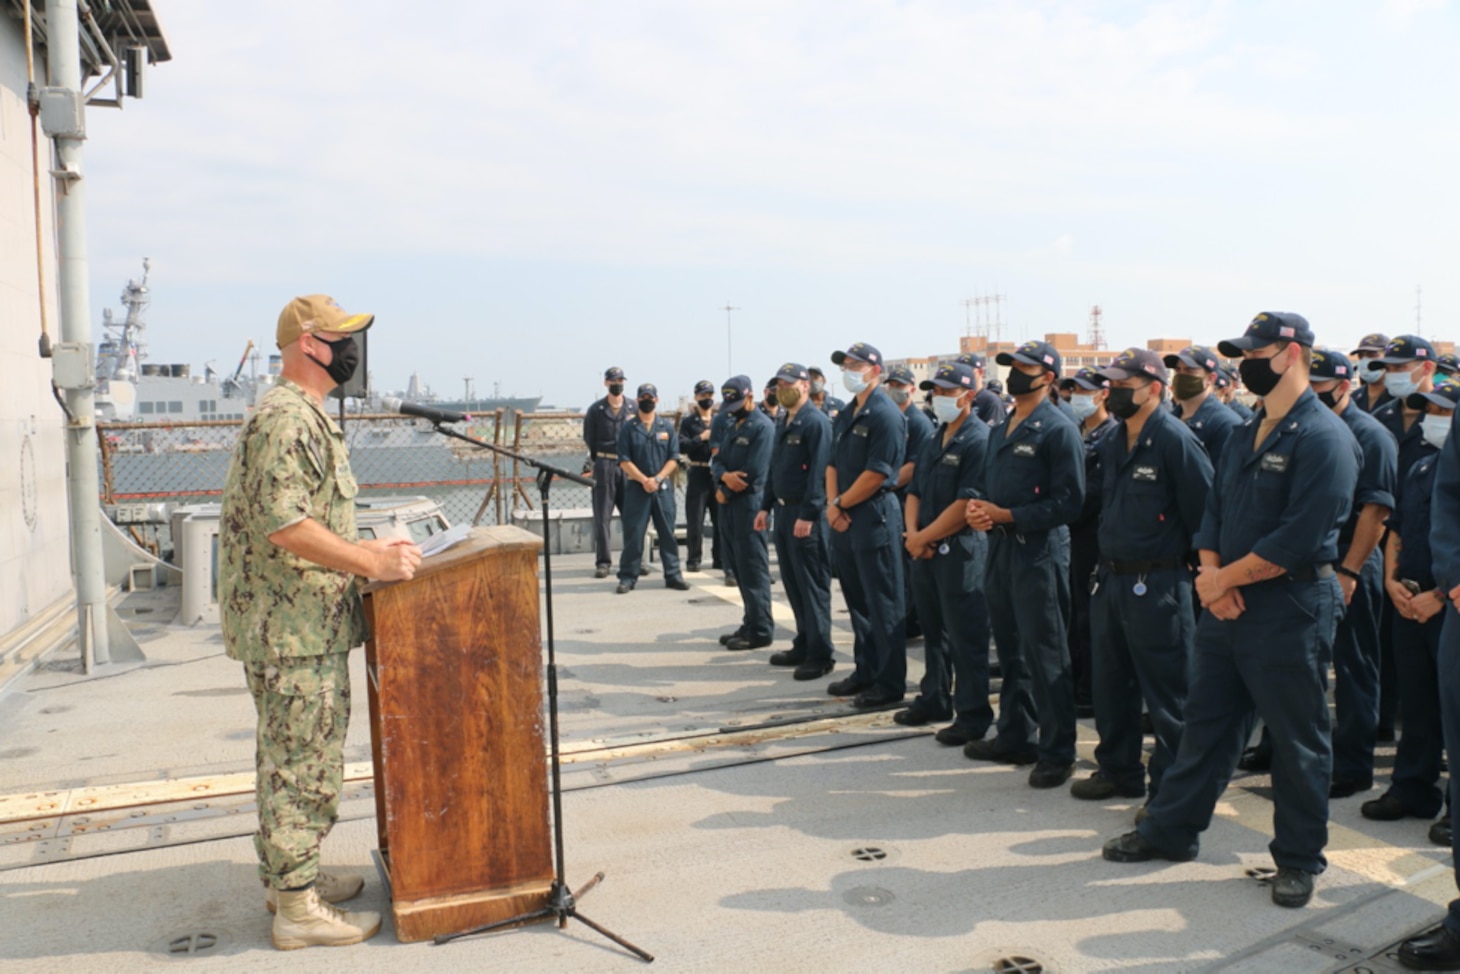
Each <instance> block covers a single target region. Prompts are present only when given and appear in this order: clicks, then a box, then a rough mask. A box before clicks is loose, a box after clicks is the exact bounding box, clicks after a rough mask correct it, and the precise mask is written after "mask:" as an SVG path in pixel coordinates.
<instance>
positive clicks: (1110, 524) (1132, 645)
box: [1087, 409, 1212, 796]
mask: <svg viewBox="0 0 1460 974" xmlns="http://www.w3.org/2000/svg"><path fill="white" fill-rule="evenodd" d="M1128 443H1129V436H1128V434H1127V431H1126V426H1125V424H1124V423H1121V424H1120V425H1118V426H1117V427H1116V428H1115V430H1114V431H1112V432H1111V433H1109V434H1108V435H1106V436H1105V438H1104V439H1102V440H1101V441H1100V445H1099V453H1100V467H1099V470H1100V474H1101V482H1100V483H1099V484H1095V485H1089V486H1088V487H1087V489H1088V490H1098V491H1100V493H1101V496H1102V499H1103V504H1102V514H1101V518H1100V535H1099V540H1100V559H1101V562H1100V568H1099V571H1098V573H1097V574H1096V577H1095V580H1096V586H1095V593H1094V595H1093V596H1092V598H1091V600H1090V603H1091V604H1090V609H1091V617H1092V618H1091V621H1092V631H1093V636H1094V640H1093V644H1092V649H1093V660H1092V662H1093V664H1094V674H1093V675H1094V691H1095V694H1094V698H1095V727H1096V729H1097V730H1098V731H1099V732H1100V743H1099V744H1098V745H1097V746H1096V748H1095V761H1096V763H1097V764H1098V765H1099V766H1100V772H1101V773H1102V774H1103V775H1105V776H1106V777H1107V778H1109V779H1110V780H1111V781H1113V782H1114V783H1115V784H1116V786H1117V788H1119V790H1120V791H1121V792H1122V793H1124V794H1130V795H1135V794H1139V793H1141V792H1142V791H1146V775H1147V773H1149V775H1150V788H1149V794H1150V795H1151V796H1155V794H1156V793H1157V792H1158V791H1159V790H1160V786H1161V778H1162V776H1163V775H1164V774H1165V772H1166V769H1167V768H1169V767H1170V766H1171V764H1172V762H1173V761H1174V760H1175V759H1176V753H1177V751H1178V750H1179V748H1180V745H1181V733H1182V726H1183V720H1184V713H1185V709H1186V689H1187V678H1188V676H1189V672H1190V668H1191V657H1192V648H1193V644H1194V640H1195V636H1196V621H1195V617H1194V614H1193V612H1192V608H1191V604H1192V600H1193V598H1194V597H1195V596H1194V594H1193V592H1192V586H1191V570H1190V568H1189V567H1188V565H1189V562H1190V557H1191V552H1192V551H1193V544H1192V541H1193V539H1194V538H1195V537H1196V534H1197V532H1198V531H1199V530H1200V529H1201V521H1202V517H1203V515H1204V513H1205V510H1206V501H1207V492H1208V491H1209V490H1210V489H1211V486H1212V464H1211V461H1210V460H1209V459H1207V452H1206V449H1205V448H1204V447H1203V446H1202V445H1201V441H1200V440H1198V439H1197V438H1196V434H1195V433H1193V432H1192V431H1191V429H1189V428H1188V427H1187V426H1186V424H1184V423H1182V422H1181V420H1179V419H1177V418H1176V417H1175V416H1173V415H1172V414H1171V413H1169V412H1167V411H1166V410H1164V409H1157V410H1155V411H1154V412H1152V413H1151V415H1150V416H1149V417H1148V418H1147V419H1146V422H1145V425H1143V426H1142V427H1141V431H1140V436H1139V437H1138V438H1137V440H1136V442H1135V445H1134V447H1128V445H1127V444H1128ZM1142 700H1144V701H1145V704H1146V708H1147V709H1148V710H1149V711H1150V714H1151V725H1152V727H1153V729H1154V730H1155V734H1156V749H1155V751H1154V752H1153V753H1152V755H1151V761H1150V767H1149V769H1143V768H1142V767H1141V702H1142Z"/></svg>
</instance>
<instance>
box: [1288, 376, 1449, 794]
mask: <svg viewBox="0 0 1460 974" xmlns="http://www.w3.org/2000/svg"><path fill="white" fill-rule="evenodd" d="M1308 378H1309V381H1310V383H1311V384H1312V386H1313V391H1314V392H1315V393H1316V394H1317V395H1318V398H1319V399H1320V400H1322V401H1323V403H1324V405H1326V406H1328V407H1329V408H1331V409H1332V410H1333V411H1334V413H1336V414H1337V415H1338V417H1339V418H1340V419H1342V420H1343V421H1344V424H1345V425H1347V426H1348V429H1349V432H1350V433H1352V434H1353V435H1354V439H1356V440H1358V442H1359V449H1360V450H1362V451H1363V454H1364V464H1363V467H1362V468H1361V469H1360V470H1359V484H1358V489H1357V491H1356V492H1355V494H1354V503H1353V510H1352V511H1351V512H1350V513H1349V519H1348V521H1347V522H1346V523H1345V524H1344V526H1343V529H1342V530H1341V531H1339V534H1338V551H1339V563H1338V565H1337V566H1335V567H1336V569H1337V571H1338V573H1339V578H1338V584H1339V586H1340V587H1341V588H1342V589H1343V593H1344V600H1345V602H1346V603H1347V606H1348V608H1347V611H1346V612H1345V613H1344V617H1343V621H1342V622H1340V623H1339V624H1338V633H1337V635H1336V636H1335V637H1334V641H1333V671H1334V687H1333V697H1334V704H1335V707H1334V709H1335V711H1336V713H1335V718H1334V726H1333V783H1332V785H1330V787H1329V790H1328V797H1329V798H1346V797H1348V796H1349V795H1352V794H1355V793H1357V792H1360V791H1367V790H1368V789H1369V788H1371V787H1372V786H1373V784H1374V741H1375V734H1376V732H1377V731H1378V728H1379V620H1380V615H1381V612H1380V606H1381V605H1382V602H1383V600H1384V598H1385V596H1384V582H1383V575H1384V558H1383V554H1382V552H1381V551H1380V549H1379V542H1380V540H1381V539H1382V538H1383V537H1384V521H1385V520H1386V519H1387V518H1388V517H1389V514H1390V512H1391V511H1392V510H1393V509H1394V498H1395V495H1396V494H1397V493H1398V488H1397V483H1398V476H1399V472H1398V447H1397V445H1396V444H1395V442H1394V438H1393V437H1392V436H1390V435H1389V433H1388V431H1387V430H1385V429H1384V427H1383V426H1382V425H1380V424H1379V422H1378V421H1377V420H1375V419H1374V417H1373V416H1370V415H1369V414H1368V413H1366V412H1364V410H1363V409H1362V408H1360V407H1359V406H1358V404H1357V403H1355V402H1354V399H1353V391H1354V388H1355V385H1356V384H1357V382H1358V380H1357V379H1356V378H1355V377H1354V368H1353V363H1352V362H1350V361H1349V360H1348V358H1346V357H1345V356H1344V355H1342V354H1340V353H1338V352H1333V351H1326V350H1318V351H1315V352H1314V353H1313V368H1312V371H1311V372H1310V374H1309V377H1308ZM1437 726H1438V725H1437ZM1437 734H1438V731H1437Z"/></svg>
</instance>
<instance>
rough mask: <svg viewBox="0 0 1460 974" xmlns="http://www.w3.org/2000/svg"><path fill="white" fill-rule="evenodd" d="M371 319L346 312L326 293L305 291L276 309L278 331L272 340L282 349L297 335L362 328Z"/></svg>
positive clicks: (371, 317) (369, 316) (370, 321)
mask: <svg viewBox="0 0 1460 974" xmlns="http://www.w3.org/2000/svg"><path fill="white" fill-rule="evenodd" d="M374 322H375V316H374V315H352V314H349V313H348V312H346V311H345V309H344V308H342V307H340V306H339V304H338V303H337V302H336V301H335V299H334V298H332V297H330V296H329V295H328V294H307V295H305V296H304V297H302V298H295V299H294V300H293V301H290V302H289V303H288V304H286V305H284V310H283V311H281V312H279V330H278V331H277V332H276V333H275V336H274V341H275V343H276V344H277V345H278V346H279V347H280V348H283V347H284V346H285V345H292V344H293V343H294V342H297V341H299V336H300V335H305V334H311V333H313V332H317V331H329V332H352V331H364V330H365V329H366V328H369V327H370V326H371V324H373V323H374Z"/></svg>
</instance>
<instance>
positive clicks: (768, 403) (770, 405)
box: [765, 393, 778, 409]
mask: <svg viewBox="0 0 1460 974" xmlns="http://www.w3.org/2000/svg"><path fill="white" fill-rule="evenodd" d="M777 404H778V400H777V399H776V396H775V393H771V394H770V395H769V396H766V397H765V408H767V409H775V408H776V406H777Z"/></svg>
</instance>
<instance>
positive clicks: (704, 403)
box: [695, 399, 715, 409]
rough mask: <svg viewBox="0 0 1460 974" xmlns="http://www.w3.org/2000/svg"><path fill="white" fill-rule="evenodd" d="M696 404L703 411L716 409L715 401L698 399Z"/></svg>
mask: <svg viewBox="0 0 1460 974" xmlns="http://www.w3.org/2000/svg"><path fill="white" fill-rule="evenodd" d="M695 403H696V404H697V405H698V406H699V407H700V408H701V409H714V408H715V400H713V399H696V400H695Z"/></svg>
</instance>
